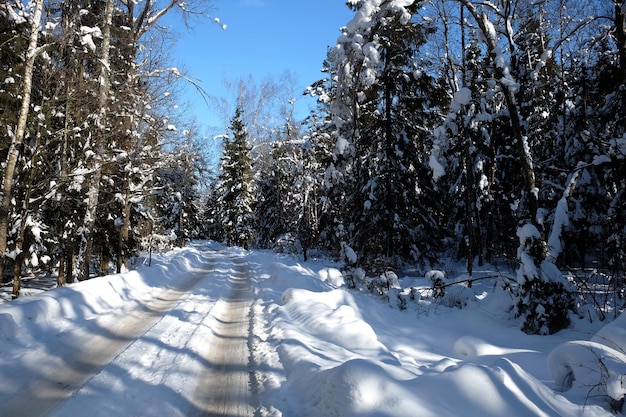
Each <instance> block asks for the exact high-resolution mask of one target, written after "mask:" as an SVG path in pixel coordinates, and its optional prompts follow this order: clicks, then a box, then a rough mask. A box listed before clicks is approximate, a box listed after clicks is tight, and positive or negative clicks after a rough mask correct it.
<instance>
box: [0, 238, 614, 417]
mask: <svg viewBox="0 0 626 417" xmlns="http://www.w3.org/2000/svg"><path fill="white" fill-rule="evenodd" d="M142 263H143V265H138V266H137V268H136V269H135V270H134V271H132V272H127V273H125V274H120V275H111V276H107V277H102V278H98V279H93V280H89V281H84V282H81V283H76V284H72V285H68V286H66V287H63V288H56V289H53V290H50V291H46V292H42V293H39V294H32V293H31V295H24V296H23V297H20V299H18V300H15V301H11V302H7V303H4V304H0V417H4V416H7V417H9V416H10V417H16V416H29V417H37V416H52V417H111V416H115V417H183V416H184V417H187V416H192V417H196V416H228V417H243V416H253V415H254V416H264V417H317V416H325V417H330V416H341V417H371V416H395V417H414V416H420V417H431V416H432V417H457V416H460V415H463V416H481V417H502V416H508V417H538V416H542V417H570V416H579V417H610V416H613V415H614V414H613V413H612V412H611V403H610V402H609V401H608V394H610V395H611V396H612V397H613V398H614V399H617V398H618V397H619V395H622V394H623V393H624V392H626V389H625V388H624V387H623V383H622V381H623V377H626V356H625V354H624V352H626V347H625V346H626V340H623V339H624V338H623V335H624V334H626V330H624V329H625V328H626V324H625V323H626V318H625V319H622V317H626V316H624V315H622V316H620V318H618V320H616V321H615V322H613V323H611V324H608V325H607V324H606V323H603V322H600V321H598V320H591V321H590V320H589V319H588V318H589V316H587V315H585V316H582V315H581V316H580V317H577V316H572V320H573V325H572V326H571V328H569V329H567V330H563V331H561V332H559V333H557V334H555V335H550V336H529V335H526V334H524V333H523V332H521V331H520V330H519V322H518V321H519V320H518V319H516V318H514V317H512V315H511V314H510V313H509V312H510V311H511V308H512V302H513V298H512V297H511V294H510V293H509V292H508V290H507V288H506V287H503V286H502V285H501V283H500V281H499V280H498V279H494V281H492V282H489V281H488V280H480V281H477V282H476V283H475V285H473V287H472V288H467V287H465V286H463V285H457V286H451V287H449V288H447V290H446V297H447V298H446V297H444V298H442V299H434V298H432V297H431V296H430V295H429V294H430V291H431V290H430V285H431V282H429V280H428V279H427V278H425V277H421V276H405V277H400V278H399V279H398V285H397V286H396V287H394V288H392V289H390V292H389V293H388V294H387V295H388V298H387V299H385V298H382V297H380V296H379V295H372V294H370V292H369V291H368V290H367V288H365V287H362V288H360V289H347V288H346V287H345V284H344V282H343V275H342V273H341V271H340V270H339V269H338V265H337V264H336V263H334V262H333V261H329V260H325V259H323V258H320V259H309V260H308V261H307V262H304V263H303V262H302V261H301V260H299V259H298V258H297V257H296V256H291V255H287V254H275V253H272V252H269V251H244V250H242V249H239V248H226V247H224V246H223V245H220V244H217V243H214V242H194V243H192V244H190V245H189V246H188V247H186V248H184V249H177V250H174V251H172V252H168V253H165V254H159V255H155V259H153V262H152V264H151V266H148V265H147V264H148V262H142ZM477 273H478V272H477ZM483 273H485V274H486V275H490V276H491V275H493V271H485V272H483ZM401 288H404V289H411V291H412V292H411V294H413V296H412V297H409V296H406V297H405V298H404V300H405V305H404V306H403V309H401V308H399V305H398V303H397V301H398V300H399V299H400V298H399V296H400V295H401V294H405V295H407V294H409V293H408V292H406V291H404V290H402V292H401ZM413 290H414V291H413ZM0 291H4V289H3V288H2V287H0ZM9 294H10V288H9ZM600 329H602V330H601V331H599V330H600ZM596 334H597V336H594V335H596ZM590 339H593V341H589V340H590ZM609 341H610V342H611V344H610V345H611V346H608V345H602V343H608V342H609ZM611 349H613V350H611ZM598 353H602V355H604V356H602V355H598ZM607 364H608V366H607ZM602 369H604V370H605V371H606V372H603V373H602V372H598V371H597V370H602ZM572 370H575V372H574V373H572V372H571V371H572ZM571 375H575V378H571ZM557 379H558V381H557ZM564 381H571V384H572V386H571V387H569V389H568V387H566V386H565V384H564ZM590 387H591V388H590ZM613 408H615V407H613ZM623 414H624V413H621V415H623Z"/></svg>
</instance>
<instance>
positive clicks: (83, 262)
mask: <svg viewBox="0 0 626 417" xmlns="http://www.w3.org/2000/svg"><path fill="white" fill-rule="evenodd" d="M113 3H114V1H113V0H107V4H106V9H105V13H104V24H103V30H102V45H101V46H100V57H99V60H98V61H99V62H100V90H99V91H98V109H99V112H100V113H99V115H98V118H97V122H96V124H97V127H98V129H99V133H100V134H102V135H103V136H104V135H106V134H107V129H106V123H107V120H106V118H107V104H108V101H109V97H108V96H109V88H110V78H109V65H110V61H111V60H110V54H111V50H110V49H111V25H112V18H113V6H114V4H113ZM93 140H94V143H93V144H92V146H94V147H95V151H94V152H95V154H94V155H93V156H92V157H91V158H90V161H91V163H89V168H90V171H91V180H90V182H89V190H88V192H87V208H86V210H85V218H84V220H83V233H82V238H81V241H80V248H79V252H78V258H79V259H78V261H79V271H78V273H79V280H85V279H88V278H89V264H90V263H91V257H92V253H93V239H94V236H93V229H94V226H95V223H96V215H97V213H96V210H97V208H98V201H99V199H100V180H101V179H102V166H101V161H100V158H101V155H98V153H99V150H98V146H99V145H101V144H102V145H104V140H103V138H102V137H97V138H93Z"/></svg>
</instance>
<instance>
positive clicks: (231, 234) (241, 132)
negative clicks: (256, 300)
mask: <svg viewBox="0 0 626 417" xmlns="http://www.w3.org/2000/svg"><path fill="white" fill-rule="evenodd" d="M230 131H231V135H229V136H227V137H225V138H224V152H223V155H222V160H221V162H220V171H219V174H218V178H217V186H216V195H215V197H216V199H217V204H216V205H214V207H215V212H214V213H209V215H211V216H213V217H215V219H216V220H217V222H218V223H219V224H220V225H221V229H222V230H223V234H224V236H225V239H226V244H228V245H237V246H242V247H244V248H247V247H248V245H250V244H251V243H252V240H253V238H254V234H255V231H254V230H255V229H254V227H255V225H254V216H253V214H254V205H255V199H254V192H253V189H252V158H251V156H250V151H251V147H250V145H249V144H248V133H247V131H246V127H245V124H244V114H243V111H242V108H241V106H238V107H237V109H236V111H235V115H234V116H233V118H232V120H231V123H230Z"/></svg>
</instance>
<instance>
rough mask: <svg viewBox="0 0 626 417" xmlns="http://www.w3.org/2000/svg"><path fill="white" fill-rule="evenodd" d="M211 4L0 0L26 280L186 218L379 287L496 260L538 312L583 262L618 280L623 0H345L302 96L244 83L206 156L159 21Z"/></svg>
mask: <svg viewBox="0 0 626 417" xmlns="http://www.w3.org/2000/svg"><path fill="white" fill-rule="evenodd" d="M213 6H215V7H216V8H217V10H219V4H215V5H211V4H208V3H202V2H196V3H193V2H187V3H178V2H176V1H169V0H168V1H145V2H144V1H140V2H134V1H125V0H86V1H83V0H71V1H58V0H31V1H29V2H23V1H21V0H2V3H0V27H1V28H2V30H1V32H0V132H1V134H2V137H3V138H4V139H3V140H2V142H1V143H0V158H1V161H2V165H1V168H0V173H1V177H2V190H1V191H0V253H3V254H4V256H2V257H1V258H0V271H2V274H0V275H2V276H3V277H4V278H5V279H9V280H11V279H12V280H13V296H14V297H18V295H19V291H20V277H23V276H25V275H33V274H35V275H37V274H45V273H49V274H54V275H57V276H58V285H60V286H61V285H64V284H65V283H69V282H73V281H74V280H85V279H88V278H90V277H95V276H98V275H106V274H107V273H109V271H111V270H117V271H118V272H119V271H122V270H125V269H127V268H128V264H129V262H130V261H131V260H132V258H133V256H135V255H136V254H137V253H139V252H141V251H152V250H163V249H167V248H170V247H173V246H182V245H185V243H186V242H188V241H189V240H191V239H213V240H217V241H220V242H225V243H227V244H228V245H236V246H241V247H244V248H265V249H273V250H276V251H286V252H293V253H300V254H302V255H303V256H304V259H306V258H307V256H311V255H312V254H316V255H317V254H323V255H324V256H329V257H331V258H333V259H337V260H341V261H342V262H343V265H344V267H343V273H344V275H345V277H346V279H347V280H348V282H351V283H352V285H355V286H356V285H359V284H362V283H364V282H366V283H367V285H368V287H369V289H370V290H371V291H373V292H379V293H381V294H384V293H385V291H386V289H388V288H389V282H388V278H387V277H388V276H389V274H388V273H389V272H392V271H399V270H402V269H403V268H417V269H418V270H422V271H427V270H429V269H430V268H437V267H438V266H439V263H440V261H441V260H442V259H453V260H456V261H460V262H462V263H463V264H464V265H465V269H466V271H465V272H466V274H467V276H469V277H470V278H471V276H472V270H473V268H475V267H477V266H481V265H482V264H483V263H492V264H494V265H501V266H502V268H507V269H508V270H509V271H515V272H516V274H517V279H516V281H515V282H514V285H515V294H516V297H517V298H516V308H515V313H514V314H515V315H517V316H518V317H522V318H523V330H524V331H525V332H527V333H530V334H550V333H554V332H557V331H559V330H561V329H563V328H565V327H567V326H568V325H569V320H568V314H569V313H570V312H573V311H575V310H576V308H577V306H579V305H580V304H581V303H582V302H583V301H581V297H582V295H581V288H583V287H585V286H586V285H587V281H585V276H586V274H587V272H586V271H590V270H592V271H595V272H594V273H595V274H601V275H602V276H604V277H606V278H607V279H608V280H609V281H610V283H611V285H613V287H612V288H613V289H612V291H613V292H614V294H615V295H616V297H618V298H620V297H621V294H622V293H623V291H624V290H625V289H626V287H624V282H623V277H624V270H625V268H626V245H625V243H624V239H625V234H626V195H625V194H624V186H625V182H626V33H625V32H626V18H625V16H626V3H625V2H624V1H623V0H595V1H592V2H582V1H580V0H533V1H530V0H496V1H493V2H491V1H480V2H479V1H474V0H429V1H415V0H350V1H348V2H347V4H346V6H347V7H349V8H350V9H351V10H353V11H354V18H353V19H352V20H351V21H349V22H346V25H345V26H344V27H342V28H341V29H340V31H338V38H337V43H336V45H334V46H333V47H331V48H329V49H328V53H327V59H326V60H325V61H324V62H323V63H320V66H322V67H323V70H322V73H321V77H322V78H321V79H320V80H317V81H316V80H311V86H310V87H309V88H308V89H307V90H306V91H305V92H304V94H306V95H309V96H311V97H313V98H314V99H315V100H316V103H317V104H316V107H315V108H314V109H313V110H312V111H311V112H310V114H309V115H308V117H306V118H305V119H304V120H297V119H296V118H295V116H294V113H293V108H292V107H291V106H290V99H289V98H288V97H285V96H284V95H281V91H280V88H273V90H275V91H274V92H272V93H271V94H270V93H267V94H265V95H263V93H261V94H259V93H258V91H261V92H263V91H267V90H268V89H270V90H271V89H272V88H271V87H277V86H275V85H274V86H271V85H270V86H268V85H261V86H254V85H252V86H251V85H249V84H246V83H243V82H242V83H241V84H240V86H239V87H240V88H239V90H238V94H237V99H236V106H235V107H236V110H235V111H234V113H233V114H232V115H230V125H229V126H227V128H226V129H225V131H224V135H223V136H222V138H223V149H222V154H221V158H220V161H219V167H215V168H214V167H211V166H209V165H208V164H207V161H206V157H205V156H206V155H205V151H204V149H203V143H202V140H201V135H200V133H201V132H199V131H198V128H197V126H196V125H195V124H194V122H193V121H190V120H186V119H185V118H184V116H183V113H184V112H183V111H182V110H180V111H176V100H177V97H176V89H177V85H179V84H180V83H185V82H193V81H190V77H188V76H187V75H186V74H184V73H182V72H181V71H179V70H178V69H176V68H175V67H172V66H171V65H170V64H169V62H168V56H167V48H168V44H169V42H170V41H171V39H169V37H170V36H171V34H170V33H168V31H167V27H166V26H163V25H161V23H160V22H161V19H162V18H163V17H164V16H165V15H166V14H169V15H175V17H176V18H177V19H180V20H181V22H182V21H184V22H187V23H189V24H190V25H191V24H216V22H217V23H218V24H219V20H217V19H211V18H207V16H208V13H209V12H211V7H213ZM262 99H266V101H263V100H262ZM269 103H271V105H269ZM268 109H270V110H268ZM262 111H271V112H274V113H275V114H274V115H273V116H275V117H259V114H260V112H262ZM566 277H569V278H570V279H566ZM468 284H469V285H471V280H470V281H469V283H468ZM433 285H434V286H435V287H436V288H437V286H438V290H439V291H441V292H445V285H444V283H443V282H442V281H440V280H437V279H436V277H435V279H433ZM587 301H588V302H589V300H587ZM592 301H593V303H595V306H596V307H597V308H598V310H602V307H603V306H602V303H601V302H598V301H597V300H595V299H594V300H592Z"/></svg>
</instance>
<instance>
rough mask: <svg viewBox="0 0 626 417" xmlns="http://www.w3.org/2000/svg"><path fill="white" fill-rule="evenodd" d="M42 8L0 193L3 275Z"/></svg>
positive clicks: (0, 273) (28, 56)
mask: <svg viewBox="0 0 626 417" xmlns="http://www.w3.org/2000/svg"><path fill="white" fill-rule="evenodd" d="M42 10H43V0H37V2H36V3H35V10H34V12H33V16H32V19H31V21H30V24H31V27H30V38H29V42H28V49H27V50H26V63H25V66H24V78H23V83H24V85H23V88H22V105H21V107H20V115H19V118H18V121H17V127H16V129H15V134H14V135H13V137H12V138H11V144H10V145H9V152H8V154H7V159H6V164H5V169H4V178H3V179H2V191H1V192H0V277H2V276H3V275H4V263H5V252H6V249H7V244H8V236H7V235H8V230H9V213H10V210H11V199H12V191H13V180H14V178H15V168H16V166H17V161H18V159H19V156H20V153H21V147H22V143H23V142H24V136H25V134H26V122H27V120H28V111H29V109H30V100H31V92H32V88H33V69H34V67H35V58H36V57H37V54H38V48H37V41H38V39H39V31H40V23H41V14H42Z"/></svg>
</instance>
